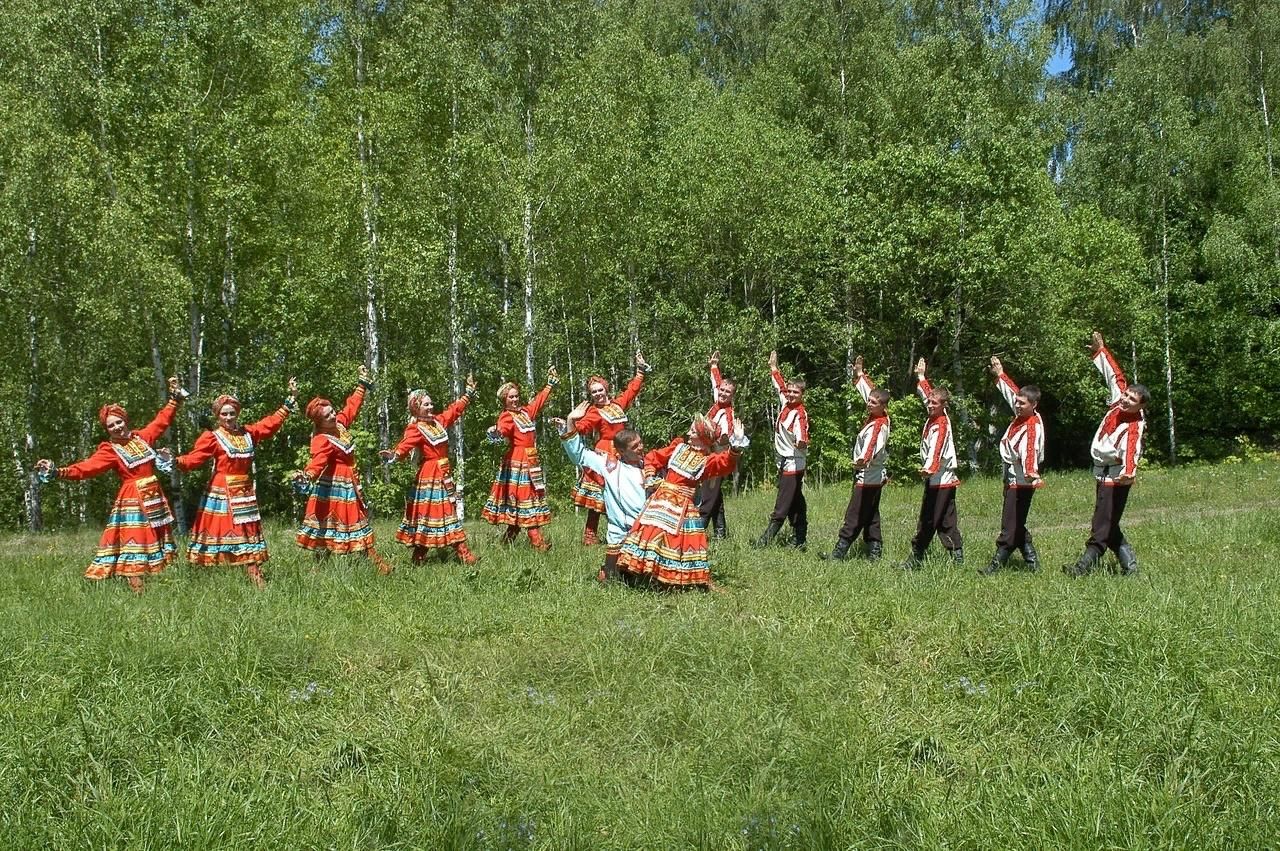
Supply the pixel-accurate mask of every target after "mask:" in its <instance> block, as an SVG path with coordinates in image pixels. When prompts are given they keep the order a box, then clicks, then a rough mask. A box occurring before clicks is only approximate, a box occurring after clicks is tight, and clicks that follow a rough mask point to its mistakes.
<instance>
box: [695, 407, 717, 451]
mask: <svg viewBox="0 0 1280 851" xmlns="http://www.w3.org/2000/svg"><path fill="white" fill-rule="evenodd" d="M690 430H691V431H692V432H693V434H694V436H695V437H696V438H698V440H700V441H702V442H703V443H704V444H706V445H707V446H714V445H715V442H716V427H715V425H714V424H713V423H712V422H711V420H709V419H707V418H706V417H705V416H703V415H702V414H696V415H694V418H693V426H692V427H691V429H690Z"/></svg>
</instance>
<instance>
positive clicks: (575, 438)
mask: <svg viewBox="0 0 1280 851" xmlns="http://www.w3.org/2000/svg"><path fill="white" fill-rule="evenodd" d="M579 422H581V420H579ZM560 447H561V448H562V449H563V450H564V454H565V455H567V456H568V457H569V460H570V461H571V462H573V463H574V464H576V465H578V466H579V467H582V468H584V469H587V470H590V471H591V472H593V473H595V474H596V475H597V476H599V477H600V480H601V481H602V482H603V483H604V486H603V496H604V507H605V510H604V515H605V522H606V526H605V551H604V552H605V555H604V566H603V567H602V568H601V570H600V578H601V580H602V581H608V580H611V579H615V578H618V577H619V572H618V558H619V557H620V556H621V554H622V542H623V540H625V539H626V537H627V533H628V532H629V531H631V527H632V526H633V525H634V524H635V521H636V518H637V517H639V516H640V512H641V511H643V510H644V506H645V503H646V502H647V501H648V496H647V495H646V494H645V490H644V479H645V474H644V468H643V467H637V466H634V465H631V464H627V463H626V462H624V461H623V460H622V459H621V458H620V457H619V456H618V453H617V451H616V450H615V451H614V452H613V453H612V454H607V453H605V452H603V451H601V450H600V449H598V448H597V449H591V448H590V447H589V446H588V445H587V443H586V442H585V441H584V440H583V439H582V435H581V433H579V432H578V431H577V429H576V427H575V428H570V429H568V430H567V431H565V432H563V433H562V434H561V435H560Z"/></svg>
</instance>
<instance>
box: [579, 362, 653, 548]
mask: <svg viewBox="0 0 1280 851" xmlns="http://www.w3.org/2000/svg"><path fill="white" fill-rule="evenodd" d="M651 369H652V367H650V366H649V364H647V363H645V360H644V356H643V355H641V354H640V352H636V374H635V375H634V376H632V378H631V381H629V382H628V383H627V388H626V389H625V390H623V391H622V392H621V393H619V394H618V395H617V396H616V397H612V398H611V397H610V396H609V382H608V381H606V380H605V379H604V378H602V377H600V376H599V375H593V376H591V377H590V378H588V379H587V398H588V399H589V400H590V401H591V405H590V407H588V408H587V412H586V413H585V414H583V416H582V418H581V419H579V420H578V421H577V424H576V428H577V431H578V434H580V435H583V439H584V440H588V441H589V440H590V439H591V437H592V436H594V437H595V443H596V451H597V452H603V453H604V454H605V455H607V456H608V457H610V458H614V459H616V458H617V457H618V450H617V449H615V448H614V446H613V438H614V437H615V436H617V434H618V432H620V431H622V430H623V429H625V428H626V427H627V423H628V420H627V408H630V407H631V403H632V402H634V401H635V400H636V396H637V395H639V393H640V388H641V387H643V386H644V378H645V376H646V375H648V374H649V371H650V370H651ZM573 504H574V505H580V506H582V507H583V508H585V509H586V510H587V523H586V527H585V528H584V529H583V530H582V543H583V544H584V545H586V546H591V545H593V544H596V543H599V539H598V537H597V532H598V531H599V528H600V515H601V514H604V479H603V478H601V477H600V474H599V473H596V472H595V471H594V470H589V469H587V468H586V467H583V468H582V469H581V470H580V471H579V473H578V482H577V484H575V485H574V487H573Z"/></svg>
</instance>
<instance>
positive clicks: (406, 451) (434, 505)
mask: <svg viewBox="0 0 1280 851" xmlns="http://www.w3.org/2000/svg"><path fill="white" fill-rule="evenodd" d="M425 395H426V393H425V391H422V390H415V391H414V392H413V393H411V394H409V412H410V414H411V415H413V421H412V422H410V423H409V425H407V426H405V430H404V437H402V438H401V439H400V442H399V443H398V444H396V448H395V450H394V454H393V455H392V457H391V458H390V459H388V463H391V462H395V461H403V460H405V459H406V458H408V457H410V456H411V455H412V454H413V453H414V451H415V450H416V451H417V452H418V453H419V455H420V457H421V461H420V462H419V465H418V479H417V482H416V483H415V484H414V488H413V491H412V493H411V494H410V495H409V499H408V500H406V502H405V506H404V519H403V520H402V521H401V523H400V529H399V530H398V531H397V532H396V540H397V541H399V542H400V543H402V544H404V545H405V546H406V547H411V548H412V550H413V560H414V561H415V562H421V561H423V560H424V559H425V558H426V557H427V555H428V553H429V552H430V551H431V550H439V549H445V548H451V549H453V550H454V551H455V552H456V553H457V554H458V559H459V560H460V561H461V562H462V563H463V564H475V563H476V562H477V561H479V559H477V558H476V556H475V554H474V553H472V552H471V549H470V548H469V547H468V546H467V533H466V531H465V530H464V529H463V528H462V521H461V519H459V517H458V505H457V502H458V497H457V492H456V488H455V486H454V482H453V475H452V470H451V468H450V466H449V432H448V428H449V427H450V426H451V425H453V424H454V423H455V422H457V421H458V419H460V418H461V417H462V414H463V412H464V411H466V410H467V405H469V404H470V403H471V399H472V398H473V397H474V396H475V391H474V389H471V390H468V392H467V393H466V394H464V395H463V396H461V397H459V398H458V399H457V400H456V401H454V402H453V404H451V405H449V406H448V407H447V408H445V409H444V410H443V411H441V412H440V413H439V414H436V415H434V416H429V417H420V416H418V415H417V411H418V402H419V400H420V399H421V398H422V397H423V396H425Z"/></svg>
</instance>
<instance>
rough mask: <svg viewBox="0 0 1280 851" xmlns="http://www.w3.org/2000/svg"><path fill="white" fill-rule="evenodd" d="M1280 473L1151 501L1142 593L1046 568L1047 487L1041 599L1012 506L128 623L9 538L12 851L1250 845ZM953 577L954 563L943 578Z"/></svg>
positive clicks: (197, 577)
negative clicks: (851, 547) (872, 546)
mask: <svg viewBox="0 0 1280 851" xmlns="http://www.w3.org/2000/svg"><path fill="white" fill-rule="evenodd" d="M1278 474H1280V465H1277V464H1274V463H1270V464H1258V465H1233V466H1222V467H1214V468H1204V467H1202V468H1194V469H1186V470H1176V471H1164V470H1152V471H1147V472H1145V473H1144V474H1143V477H1142V480H1141V482H1140V485H1139V487H1138V488H1137V489H1136V490H1135V492H1134V495H1133V498H1132V499H1131V501H1130V509H1129V518H1130V522H1129V524H1128V532H1129V537H1130V538H1131V539H1132V540H1133V542H1134V544H1135V547H1136V548H1137V550H1138V554H1139V557H1140V559H1141V565H1142V573H1141V575H1140V576H1138V577H1136V578H1133V579H1120V578H1117V577H1112V576H1110V575H1108V574H1107V573H1106V571H1105V570H1104V571H1102V572H1101V573H1100V574H1099V575H1096V576H1094V577H1090V578H1088V579H1084V580H1074V581H1073V580H1069V579H1067V578H1066V577H1064V576H1063V575H1062V574H1061V573H1060V572H1059V571H1058V567H1059V566H1060V565H1061V564H1062V563H1065V562H1067V561H1072V560H1074V558H1075V557H1076V556H1077V555H1078V553H1079V550H1080V548H1081V546H1082V544H1083V541H1084V538H1085V536H1086V534H1087V523H1088V518H1089V511H1090V509H1091V506H1092V485H1091V482H1090V480H1089V479H1088V478H1087V476H1084V475H1071V476H1054V477H1053V478H1052V479H1051V481H1050V485H1049V487H1048V488H1046V489H1045V490H1044V491H1043V492H1042V493H1040V494H1038V495H1037V497H1036V503H1035V505H1034V506H1033V508H1032V514H1031V522H1030V526H1031V529H1032V530H1033V532H1035V533H1036V534H1037V542H1038V546H1039V549H1040V551H1041V555H1042V558H1043V560H1044V564H1045V570H1044V571H1043V572H1042V573H1040V574H1038V575H1029V574H1025V573H1017V572H1007V573H1004V574H1000V575H998V576H995V577H990V578H985V579H984V578H980V577H978V576H977V575H976V569H977V568H978V567H980V566H981V565H982V564H983V563H985V561H986V559H987V558H988V557H989V556H990V553H991V545H992V541H993V539H994V537H995V534H996V532H997V522H998V511H999V486H998V483H996V482H992V481H987V480H981V481H974V482H970V483H967V484H965V486H964V487H962V489H961V491H960V494H959V505H960V512H961V513H960V517H961V529H962V531H963V533H964V535H965V539H966V551H967V553H968V555H969V563H968V564H967V565H966V566H965V567H964V568H956V567H954V566H951V565H949V564H948V563H946V562H945V561H944V560H942V559H940V558H938V559H935V560H933V561H931V562H930V563H929V564H928V565H927V567H926V569H925V570H923V571H920V572H918V573H903V572H901V571H899V570H896V569H895V568H894V567H893V565H894V563H896V561H898V560H900V559H901V558H902V557H904V556H905V555H906V551H907V541H908V539H909V537H910V534H911V531H912V529H913V525H914V517H915V512H916V510H917V508H918V504H919V496H920V492H919V490H918V489H916V488H911V487H895V488H892V489H890V490H889V491H888V492H886V494H885V498H884V502H883V507H884V513H885V524H884V525H885V537H886V559H885V560H884V561H883V562H881V563H880V564H878V565H871V564H869V563H867V562H865V561H851V562H848V563H834V564H833V563H827V562H822V561H820V560H819V559H818V558H817V552H818V551H819V550H820V549H822V548H829V547H830V545H831V544H832V543H833V542H834V535H835V529H836V528H837V527H838V525H839V522H840V518H841V515H842V512H843V508H844V502H845V500H846V499H847V486H842V487H830V488H826V489H813V490H811V492H810V516H811V531H810V552H809V553H807V554H801V553H797V552H795V551H793V550H790V549H787V548H785V547H782V548H773V549H770V550H767V551H764V552H758V551H755V550H753V549H751V548H750V547H749V546H748V545H747V543H748V540H749V538H751V537H754V536H755V535H757V534H758V533H759V532H760V530H761V529H762V528H763V526H764V523H765V519H766V515H767V512H768V510H769V508H770V506H771V502H772V494H771V492H760V493H754V494H748V495H745V496H742V497H738V498H735V499H733V500H732V501H731V503H730V506H729V523H730V531H731V533H732V535H733V537H732V538H731V539H730V540H729V541H727V542H725V543H724V544H723V545H718V546H716V548H715V551H714V555H715V559H716V571H717V577H718V580H719V582H720V584H721V586H722V587H723V589H724V593H722V594H700V593H685V594H653V593H646V592H637V591H631V590H628V589H624V588H607V589H602V588H599V587H597V586H596V584H595V582H594V580H593V577H594V574H595V569H596V567H597V566H598V562H599V560H600V558H601V557H602V555H603V551H602V550H601V549H595V550H592V551H589V552H588V551H584V550H583V549H582V548H581V547H580V546H579V545H578V544H577V543H576V540H577V537H578V534H579V531H580V527H579V524H578V520H577V519H576V518H575V517H574V516H573V515H572V514H571V513H570V512H568V511H561V512H559V513H558V515H557V520H556V522H555V524H554V526H553V527H552V534H553V541H554V544H555V548H554V549H553V550H552V552H551V553H550V554H547V555H538V554H536V553H534V552H533V551H531V550H530V549H529V548H528V546H527V543H523V542H522V544H521V545H519V546H517V547H515V548H513V549H510V550H503V549H500V548H499V547H498V545H497V544H496V542H495V540H494V534H493V532H492V531H491V530H490V529H489V528H487V527H485V526H483V525H482V524H471V523H469V524H468V527H469V530H470V533H471V536H472V540H473V547H474V549H475V550H476V551H477V553H478V554H479V555H480V557H481V559H482V561H481V563H480V564H479V565H478V566H477V567H475V568H466V567H463V566H461V565H458V564H456V563H454V562H445V563H432V564H428V565H425V566H422V567H419V568H412V567H410V566H409V563H408V558H407V553H406V552H405V551H404V550H403V548H401V547H399V546H397V545H395V544H394V543H393V542H392V530H393V528H394V527H393V525H392V521H391V520H390V519H386V520H384V521H380V522H379V524H378V531H379V535H380V538H381V540H383V541H385V542H387V543H386V544H385V545H384V546H385V550H386V552H387V553H388V554H390V555H391V556H392V557H393V560H394V562H395V564H396V566H397V572H396V573H395V574H394V575H393V576H391V577H389V578H382V577H378V576H377V575H375V572H374V569H373V568H372V566H371V565H369V564H368V563H367V562H365V561H363V560H361V559H346V560H343V559H339V560H335V561H333V562H330V563H328V564H324V565H319V566H317V565H316V564H315V563H314V562H313V560H312V559H310V558H309V557H306V556H305V555H303V554H302V553H300V552H299V551H298V550H297V549H296V547H295V546H294V545H293V543H292V537H291V534H290V533H289V530H288V529H287V528H285V527H283V526H280V527H275V528H273V529H272V531H271V535H270V538H271V543H272V547H273V559H272V561H271V562H270V563H269V565H268V567H269V571H268V572H269V575H270V578H271V582H270V586H269V588H268V590H267V591H265V592H263V593H258V592H255V591H254V590H253V589H252V588H251V587H250V586H249V585H248V583H247V582H245V581H244V580H243V578H242V577H241V576H239V575H236V574H234V573H231V572H226V573H206V572H198V571H195V570H192V569H189V568H188V567H187V566H186V564H185V563H182V564H180V565H177V566H175V567H173V568H172V569H170V570H169V571H168V572H166V573H165V574H164V575H163V576H161V577H159V578H157V579H156V580H154V581H153V582H151V583H150V585H149V588H148V591H147V593H146V594H145V596H143V597H142V598H140V599H139V598H135V597H134V596H133V595H131V594H129V593H128V592H127V591H126V590H125V589H124V587H123V586H122V585H121V584H119V583H105V584H88V583H85V582H84V581H83V580H81V579H80V578H79V576H80V573H81V571H82V570H83V568H84V566H85V564H87V562H88V560H89V558H90V557H91V554H92V550H93V545H94V542H95V540H96V530H88V531H85V532H84V533H76V534H60V535H51V536H16V537H10V538H5V539H0V659H2V662H3V664H2V665H0V685H2V686H3V689H2V691H0V722H2V723H3V731H0V796H3V807H0V824H2V825H3V828H4V830H3V833H2V834H0V844H3V845H5V846H8V847H15V848H35V847H104V846H111V847H115V846H123V845H128V846H136V847H153V848H171V847H177V846H181V847H184V848H188V847H226V846H249V845H257V846H269V847H289V848H309V847H321V848H325V847H338V848H377V847H403V848H427V847H476V848H526V847H528V848H535V847H536V848H562V847H581V848H589V847H590V848H594V847H617V848H640V847H644V848H651V847H652V848H665V847H686V846H691V845H692V846H706V847H731V848H782V847H791V848H812V847H867V846H870V847H883V846H896V847H917V846H926V847H943V846H946V847H956V846H959V847H975V848H976V847H984V848H985V847H999V846H1003V847H1046V846H1074V847H1081V848H1085V847H1088V848H1094V847H1099V846H1106V847H1135V846H1141V847H1149V846H1171V847H1185V846H1197V847H1205V846H1231V847H1265V846H1268V845H1271V844H1273V843H1274V838H1275V836H1276V835H1280V833H1278V831H1280V817H1278V816H1277V814H1276V811H1275V804H1274V802H1275V801H1276V800H1277V799H1278V797H1280V780H1278V779H1277V778H1278V777H1280V765H1278V764H1277V763H1280V725H1278V724H1277V723H1276V721H1275V705H1276V694H1277V693H1280V651H1278V650H1277V648H1278V647H1280V640H1278V639H1280V635H1278V631H1280V630H1278V624H1277V621H1278V616H1277V611H1278V610H1277V602H1278V601H1280V594H1278V591H1277V582H1278V580H1277V573H1278V570H1277V568H1280V557H1277V555H1276V553H1275V548H1276V545H1277V543H1280V523H1278V521H1277V519H1276V516H1277V512H1276V508H1277V502H1280V497H1277V496H1276V495H1275V494H1274V487H1273V483H1274V482H1275V481H1276V480H1277V477H1278ZM935 549H936V547H935Z"/></svg>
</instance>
